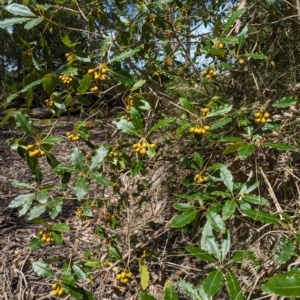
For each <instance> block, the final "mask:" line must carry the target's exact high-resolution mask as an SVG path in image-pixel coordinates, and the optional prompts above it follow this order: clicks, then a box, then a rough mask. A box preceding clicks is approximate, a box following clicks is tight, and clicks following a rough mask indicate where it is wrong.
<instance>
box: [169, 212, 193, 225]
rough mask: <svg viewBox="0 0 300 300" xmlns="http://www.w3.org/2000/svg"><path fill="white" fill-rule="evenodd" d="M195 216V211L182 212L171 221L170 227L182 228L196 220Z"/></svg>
mask: <svg viewBox="0 0 300 300" xmlns="http://www.w3.org/2000/svg"><path fill="white" fill-rule="evenodd" d="M196 215H197V211H195V210H192V211H186V212H183V213H182V214H180V215H178V216H176V217H175V218H174V219H173V220H172V221H171V224H170V226H171V227H175V228H180V227H183V226H185V225H187V224H189V223H191V222H192V221H193V220H194V219H195V218H196Z"/></svg>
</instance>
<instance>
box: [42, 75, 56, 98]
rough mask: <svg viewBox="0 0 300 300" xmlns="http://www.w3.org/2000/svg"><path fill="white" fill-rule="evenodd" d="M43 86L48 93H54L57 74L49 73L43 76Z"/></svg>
mask: <svg viewBox="0 0 300 300" xmlns="http://www.w3.org/2000/svg"><path fill="white" fill-rule="evenodd" d="M42 84H43V88H44V90H45V91H46V92H47V93H48V95H52V93H53V91H54V86H55V75H54V74H53V73H48V74H46V75H45V76H44V77H43V81H42Z"/></svg>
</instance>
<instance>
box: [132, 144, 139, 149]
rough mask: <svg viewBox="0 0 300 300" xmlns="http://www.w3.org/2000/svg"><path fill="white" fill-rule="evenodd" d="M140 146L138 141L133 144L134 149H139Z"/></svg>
mask: <svg viewBox="0 0 300 300" xmlns="http://www.w3.org/2000/svg"><path fill="white" fill-rule="evenodd" d="M139 147H140V144H138V143H137V144H133V145H132V148H133V149H137V148H139Z"/></svg>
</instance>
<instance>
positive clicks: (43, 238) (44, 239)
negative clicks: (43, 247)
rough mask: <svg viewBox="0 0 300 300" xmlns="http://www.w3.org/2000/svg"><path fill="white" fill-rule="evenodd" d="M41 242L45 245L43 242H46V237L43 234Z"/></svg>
mask: <svg viewBox="0 0 300 300" xmlns="http://www.w3.org/2000/svg"><path fill="white" fill-rule="evenodd" d="M41 240H42V242H43V243H45V242H46V241H47V236H46V235H45V234H44V235H43V236H42V239H41Z"/></svg>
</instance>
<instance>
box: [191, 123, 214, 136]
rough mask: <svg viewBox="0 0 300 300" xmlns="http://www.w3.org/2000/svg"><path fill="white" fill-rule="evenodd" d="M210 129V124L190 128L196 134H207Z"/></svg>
mask: <svg viewBox="0 0 300 300" xmlns="http://www.w3.org/2000/svg"><path fill="white" fill-rule="evenodd" d="M209 130H210V126H209V125H205V126H203V127H202V126H201V127H198V126H196V127H191V128H190V129H189V131H190V133H195V134H203V135H204V134H206V133H207V132H208V131H209Z"/></svg>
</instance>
